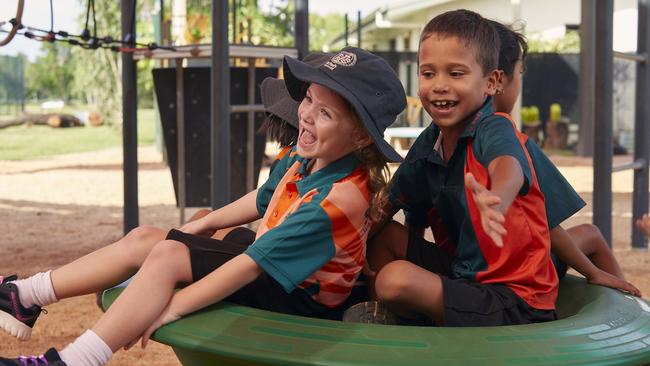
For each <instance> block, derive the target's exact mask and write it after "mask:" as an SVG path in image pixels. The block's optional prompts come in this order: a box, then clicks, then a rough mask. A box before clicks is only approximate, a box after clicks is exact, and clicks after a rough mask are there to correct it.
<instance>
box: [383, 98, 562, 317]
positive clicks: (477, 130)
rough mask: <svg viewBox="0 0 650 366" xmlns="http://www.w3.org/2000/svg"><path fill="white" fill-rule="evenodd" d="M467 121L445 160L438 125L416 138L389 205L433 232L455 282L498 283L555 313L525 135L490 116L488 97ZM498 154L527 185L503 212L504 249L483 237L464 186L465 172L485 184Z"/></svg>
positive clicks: (553, 278) (553, 282)
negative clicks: (439, 146) (451, 258)
mask: <svg viewBox="0 0 650 366" xmlns="http://www.w3.org/2000/svg"><path fill="white" fill-rule="evenodd" d="M466 123H467V127H466V128H465V130H464V132H463V134H462V135H461V137H460V139H459V141H458V144H457V146H456V149H455V151H454V152H453V154H452V156H451V158H450V159H449V161H448V162H447V163H445V162H444V160H443V159H442V158H441V157H440V155H439V154H438V153H437V152H436V151H434V149H433V147H434V145H435V142H436V140H437V139H438V136H439V134H440V129H439V128H438V127H437V126H435V125H434V124H432V125H430V126H429V127H428V128H427V129H426V130H425V131H424V132H423V133H422V134H421V135H420V137H418V139H417V140H416V141H415V143H414V145H413V147H412V148H411V150H410V151H409V154H408V155H407V157H406V159H405V161H404V163H402V165H401V166H400V168H399V169H398V170H397V172H396V173H395V175H394V176H393V179H392V180H391V191H390V197H391V201H392V203H393V204H394V205H396V207H399V208H402V209H403V210H404V211H405V214H406V219H407V223H408V224H409V225H416V226H419V227H431V229H432V232H433V235H434V237H435V240H436V243H437V245H441V246H442V247H443V248H445V249H446V250H448V251H449V252H450V253H451V254H452V255H453V256H454V258H455V259H454V263H453V265H452V271H453V273H454V276H455V277H457V278H466V279H470V280H473V281H477V282H480V283H486V284H488V283H501V284H504V285H506V286H508V287H509V288H510V289H512V290H513V291H514V292H515V293H516V294H517V295H519V296H520V297H521V298H522V299H524V300H525V301H526V302H527V303H528V304H529V305H530V306H532V307H534V308H537V309H544V310H550V309H554V308H555V299H556V297H557V285H558V279H557V274H556V272H555V269H554V267H553V264H552V263H551V261H550V258H549V255H550V238H549V233H548V231H549V229H548V222H547V217H546V210H545V208H544V197H543V195H542V193H541V190H540V188H539V185H538V183H537V173H536V171H535V170H534V169H533V168H534V165H533V164H531V161H530V157H529V155H528V154H527V152H526V150H525V148H524V144H525V140H526V138H525V135H523V136H522V135H521V134H519V133H518V131H516V129H515V128H514V127H513V125H512V123H511V122H510V121H509V120H508V119H507V118H504V117H503V116H499V115H495V114H494V113H493V112H492V101H491V98H488V100H487V101H486V102H485V103H484V104H483V106H481V108H480V109H479V110H478V111H477V112H476V113H475V114H473V115H471V116H470V117H468V119H467V120H466ZM500 156H512V157H514V158H515V159H516V160H517V161H518V162H519V163H520V165H521V167H522V171H523V174H524V180H525V183H524V185H523V187H522V189H521V191H520V192H519V195H518V196H517V198H516V199H515V201H514V202H513V204H512V205H511V207H510V209H509V210H508V212H507V213H506V230H507V231H508V234H507V235H506V236H505V237H504V247H503V248H498V247H496V246H495V245H494V243H493V242H492V240H491V239H490V238H489V237H487V235H485V233H484V232H483V230H482V227H481V224H480V217H478V211H477V208H476V205H475V204H474V201H473V198H472V197H471V195H470V194H469V192H467V191H466V189H465V186H464V175H465V173H467V172H471V173H473V174H474V176H475V177H476V178H477V180H478V181H479V182H480V183H482V184H484V185H486V186H487V187H489V184H490V183H489V175H488V174H487V166H488V165H489V164H490V162H492V161H493V160H494V159H496V158H497V157H500ZM468 301H471V300H468Z"/></svg>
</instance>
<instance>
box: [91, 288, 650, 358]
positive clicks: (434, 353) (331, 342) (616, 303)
mask: <svg viewBox="0 0 650 366" xmlns="http://www.w3.org/2000/svg"><path fill="white" fill-rule="evenodd" d="M121 291H122V289H120V288H117V289H111V290H107V291H106V292H104V296H103V299H102V304H103V307H104V309H106V308H108V307H109V306H110V305H111V304H112V303H113V301H114V300H115V298H116V297H117V296H118V295H119V294H120V293H121ZM557 309H558V315H559V317H560V320H557V321H553V322H548V323H540V324H528V325H517V326H502V327H484V328H470V327H468V328H448V327H404V326H392V325H377V324H359V323H344V322H339V321H331V320H321V319H313V318H305V317H299V316H293V315H285V314H278V313H273V312H269V311H264V310H258V309H253V308H249V307H244V306H238V305H231V304H227V303H219V304H216V305H213V306H211V307H209V308H207V309H205V310H203V311H200V312H197V313H194V314H191V315H189V316H187V317H184V318H182V319H180V320H178V321H176V322H174V323H170V324H168V325H165V326H163V327H162V328H160V329H159V330H158V331H156V333H154V337H153V339H155V340H157V341H159V342H161V343H164V344H168V345H170V346H172V348H173V349H174V352H175V353H176V355H177V356H178V358H179V359H180V361H181V362H182V363H183V364H184V365H238V366H242V365H284V366H286V365H406V364H408V365H463V366H464V365H479V364H480V365H504V364H505V365H640V364H646V363H648V362H650V305H648V303H647V302H646V301H645V300H643V299H640V298H636V297H632V296H629V295H626V294H624V293H622V292H619V291H616V290H613V289H610V288H607V287H602V286H595V285H589V284H587V283H586V282H585V280H584V279H580V278H577V277H573V276H567V277H566V278H565V279H564V280H562V282H561V286H560V295H559V299H558V302H557Z"/></svg>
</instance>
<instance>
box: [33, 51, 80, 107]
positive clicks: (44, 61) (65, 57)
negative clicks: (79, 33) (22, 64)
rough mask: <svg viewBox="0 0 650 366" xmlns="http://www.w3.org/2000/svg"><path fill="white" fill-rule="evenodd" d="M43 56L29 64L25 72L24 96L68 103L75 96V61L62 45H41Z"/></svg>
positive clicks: (70, 52)
mask: <svg viewBox="0 0 650 366" xmlns="http://www.w3.org/2000/svg"><path fill="white" fill-rule="evenodd" d="M41 49H42V50H43V52H44V54H43V55H42V56H39V57H38V58H37V59H36V60H35V61H34V62H33V63H29V64H28V65H27V68H26V72H25V91H26V94H27V95H29V96H31V97H35V98H36V99H39V100H41V99H55V98H56V99H59V98H60V99H63V101H65V102H66V104H68V103H70V101H71V100H72V98H73V97H74V96H75V91H74V89H73V87H72V86H73V83H74V79H75V77H76V76H75V69H76V60H75V59H74V57H73V56H72V49H71V47H70V46H69V45H67V44H64V43H47V42H46V43H43V44H42V46H41Z"/></svg>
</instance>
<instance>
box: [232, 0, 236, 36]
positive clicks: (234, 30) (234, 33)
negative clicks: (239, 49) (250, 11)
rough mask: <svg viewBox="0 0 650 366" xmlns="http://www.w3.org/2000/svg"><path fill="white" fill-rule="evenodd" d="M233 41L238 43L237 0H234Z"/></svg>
mask: <svg viewBox="0 0 650 366" xmlns="http://www.w3.org/2000/svg"><path fill="white" fill-rule="evenodd" d="M232 43H233V44H235V43H237V0H232Z"/></svg>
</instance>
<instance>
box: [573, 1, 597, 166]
mask: <svg viewBox="0 0 650 366" xmlns="http://www.w3.org/2000/svg"><path fill="white" fill-rule="evenodd" d="M595 40H596V2H595V1H593V0H582V2H581V19H580V72H579V73H578V87H579V92H578V97H579V104H580V121H579V123H580V125H579V133H580V138H579V139H578V148H577V152H578V155H580V156H593V155H594V107H595V102H594V98H595V95H594V78H595V74H594V64H595V62H596V57H595V53H594V52H595V47H596V46H595Z"/></svg>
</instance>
